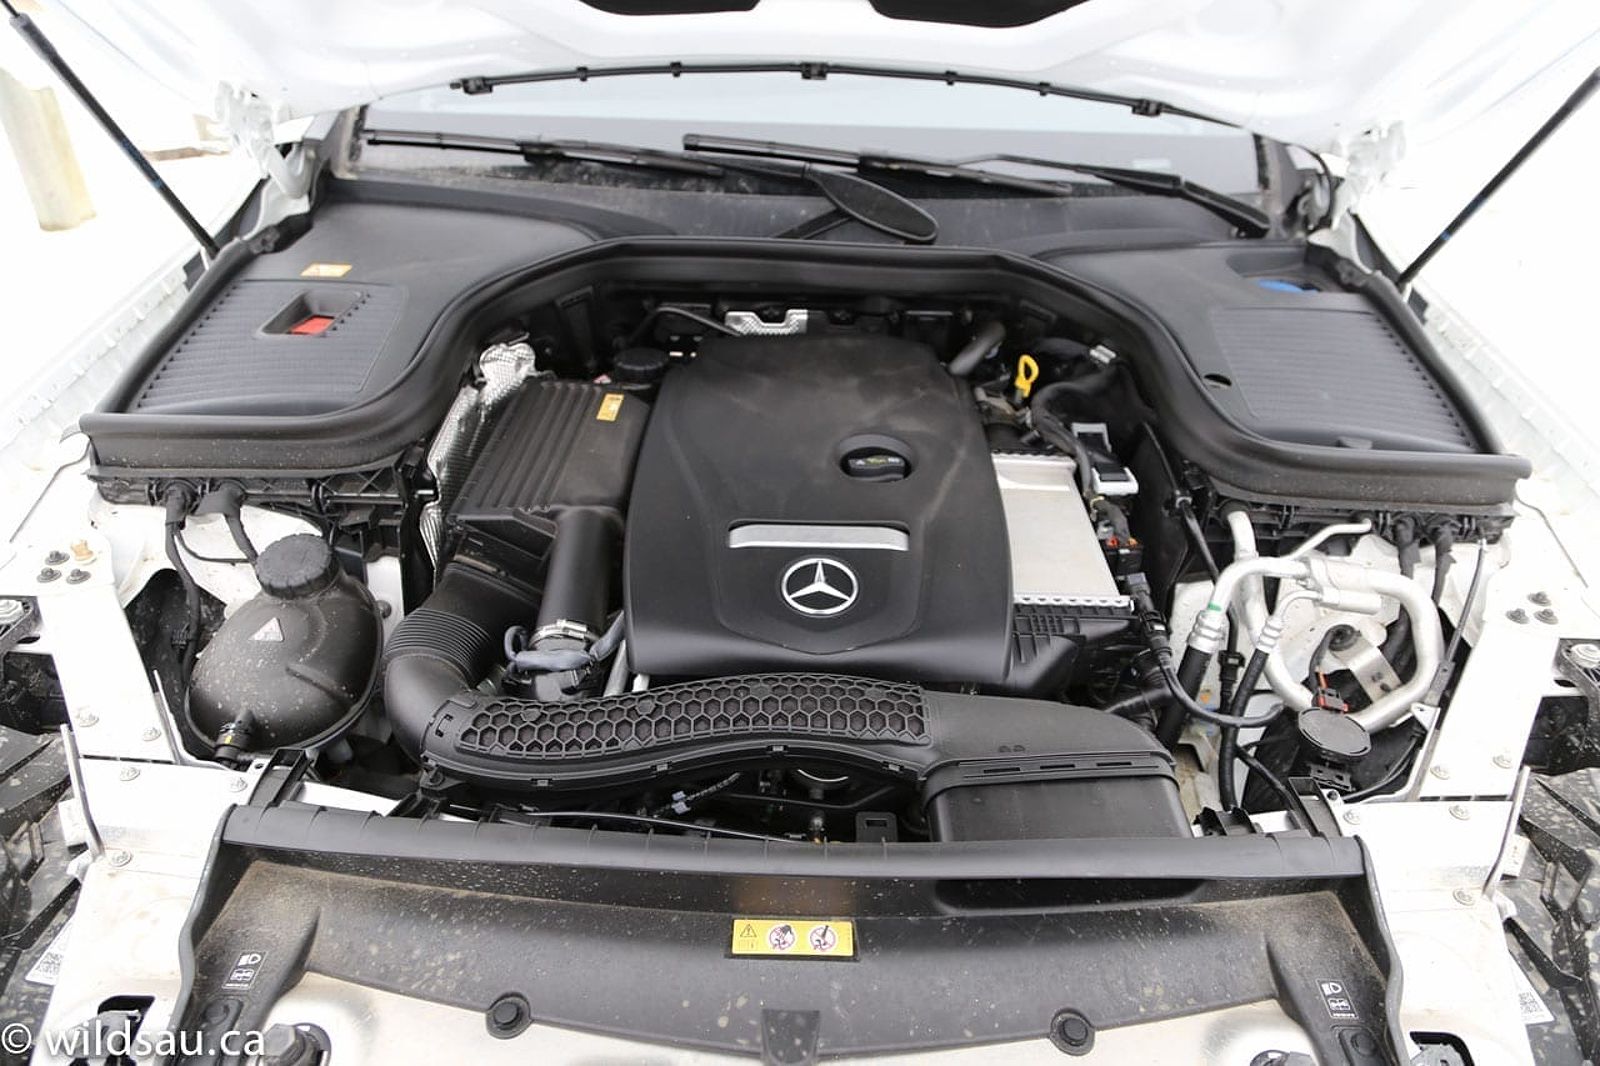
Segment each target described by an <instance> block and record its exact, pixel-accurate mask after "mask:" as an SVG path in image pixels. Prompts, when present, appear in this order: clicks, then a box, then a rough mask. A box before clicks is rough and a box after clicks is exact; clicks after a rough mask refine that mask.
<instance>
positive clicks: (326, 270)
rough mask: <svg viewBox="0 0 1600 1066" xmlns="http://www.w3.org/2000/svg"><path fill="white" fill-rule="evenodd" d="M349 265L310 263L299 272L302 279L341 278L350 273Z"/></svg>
mask: <svg viewBox="0 0 1600 1066" xmlns="http://www.w3.org/2000/svg"><path fill="white" fill-rule="evenodd" d="M350 269H351V267H350V264H349V263H312V264H311V265H310V266H308V267H306V268H305V269H304V270H302V271H300V276H301V277H302V278H342V277H344V276H345V275H346V274H348V273H350Z"/></svg>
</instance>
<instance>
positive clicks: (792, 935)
mask: <svg viewBox="0 0 1600 1066" xmlns="http://www.w3.org/2000/svg"><path fill="white" fill-rule="evenodd" d="M730 950H731V952H732V953H733V954H735V955H761V956H765V957H767V958H797V959H853V958H855V957H856V929H855V923H853V922H851V921H850V920H849V919H846V918H735V919H734V920H733V946H732V948H731V949H730Z"/></svg>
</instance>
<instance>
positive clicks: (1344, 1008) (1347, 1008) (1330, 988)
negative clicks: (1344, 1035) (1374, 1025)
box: [1317, 981, 1359, 1022]
mask: <svg viewBox="0 0 1600 1066" xmlns="http://www.w3.org/2000/svg"><path fill="white" fill-rule="evenodd" d="M1317 989H1318V991H1320V992H1321V993H1322V1002H1323V1003H1324V1004H1325V1005H1326V1006H1327V1008H1328V1017H1330V1018H1332V1019H1333V1020H1334V1021H1336V1022H1353V1021H1358V1020H1359V1018H1358V1016H1357V1015H1356V1005H1355V1003H1354V1002H1352V1001H1351V999H1350V994H1349V993H1348V992H1346V991H1345V987H1344V982H1343V981H1318V982H1317Z"/></svg>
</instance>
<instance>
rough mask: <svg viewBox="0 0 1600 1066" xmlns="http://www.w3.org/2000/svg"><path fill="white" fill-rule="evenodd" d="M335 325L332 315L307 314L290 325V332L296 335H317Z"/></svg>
mask: <svg viewBox="0 0 1600 1066" xmlns="http://www.w3.org/2000/svg"><path fill="white" fill-rule="evenodd" d="M331 325H333V316H332V315H307V316H306V317H305V318H302V319H301V320H300V321H298V322H296V323H295V324H294V325H292V326H290V327H289V332H290V333H293V334H294V335H295V336H296V337H315V336H317V335H318V334H320V333H326V332H327V331H328V327H329V326H331Z"/></svg>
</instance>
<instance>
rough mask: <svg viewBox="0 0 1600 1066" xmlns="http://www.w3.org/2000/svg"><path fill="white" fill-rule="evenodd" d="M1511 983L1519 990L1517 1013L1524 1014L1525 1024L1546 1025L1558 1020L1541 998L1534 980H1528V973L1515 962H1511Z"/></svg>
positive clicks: (1523, 1020) (1523, 1022)
mask: <svg viewBox="0 0 1600 1066" xmlns="http://www.w3.org/2000/svg"><path fill="white" fill-rule="evenodd" d="M1511 985H1512V987H1513V988H1515V989H1516V990H1517V1013H1518V1014H1519V1015H1521V1016H1522V1024H1523V1025H1544V1024H1545V1023H1547V1022H1553V1021H1555V1020H1556V1016H1555V1015H1554V1014H1551V1013H1550V1008H1549V1007H1547V1006H1545V1004H1544V1000H1543V999H1542V998H1540V996H1539V992H1538V990H1537V989H1535V988H1534V987H1533V982H1532V981H1530V980H1528V975H1527V974H1525V973H1523V972H1522V967H1520V966H1518V965H1517V964H1516V963H1515V962H1513V963H1512V964H1511Z"/></svg>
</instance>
